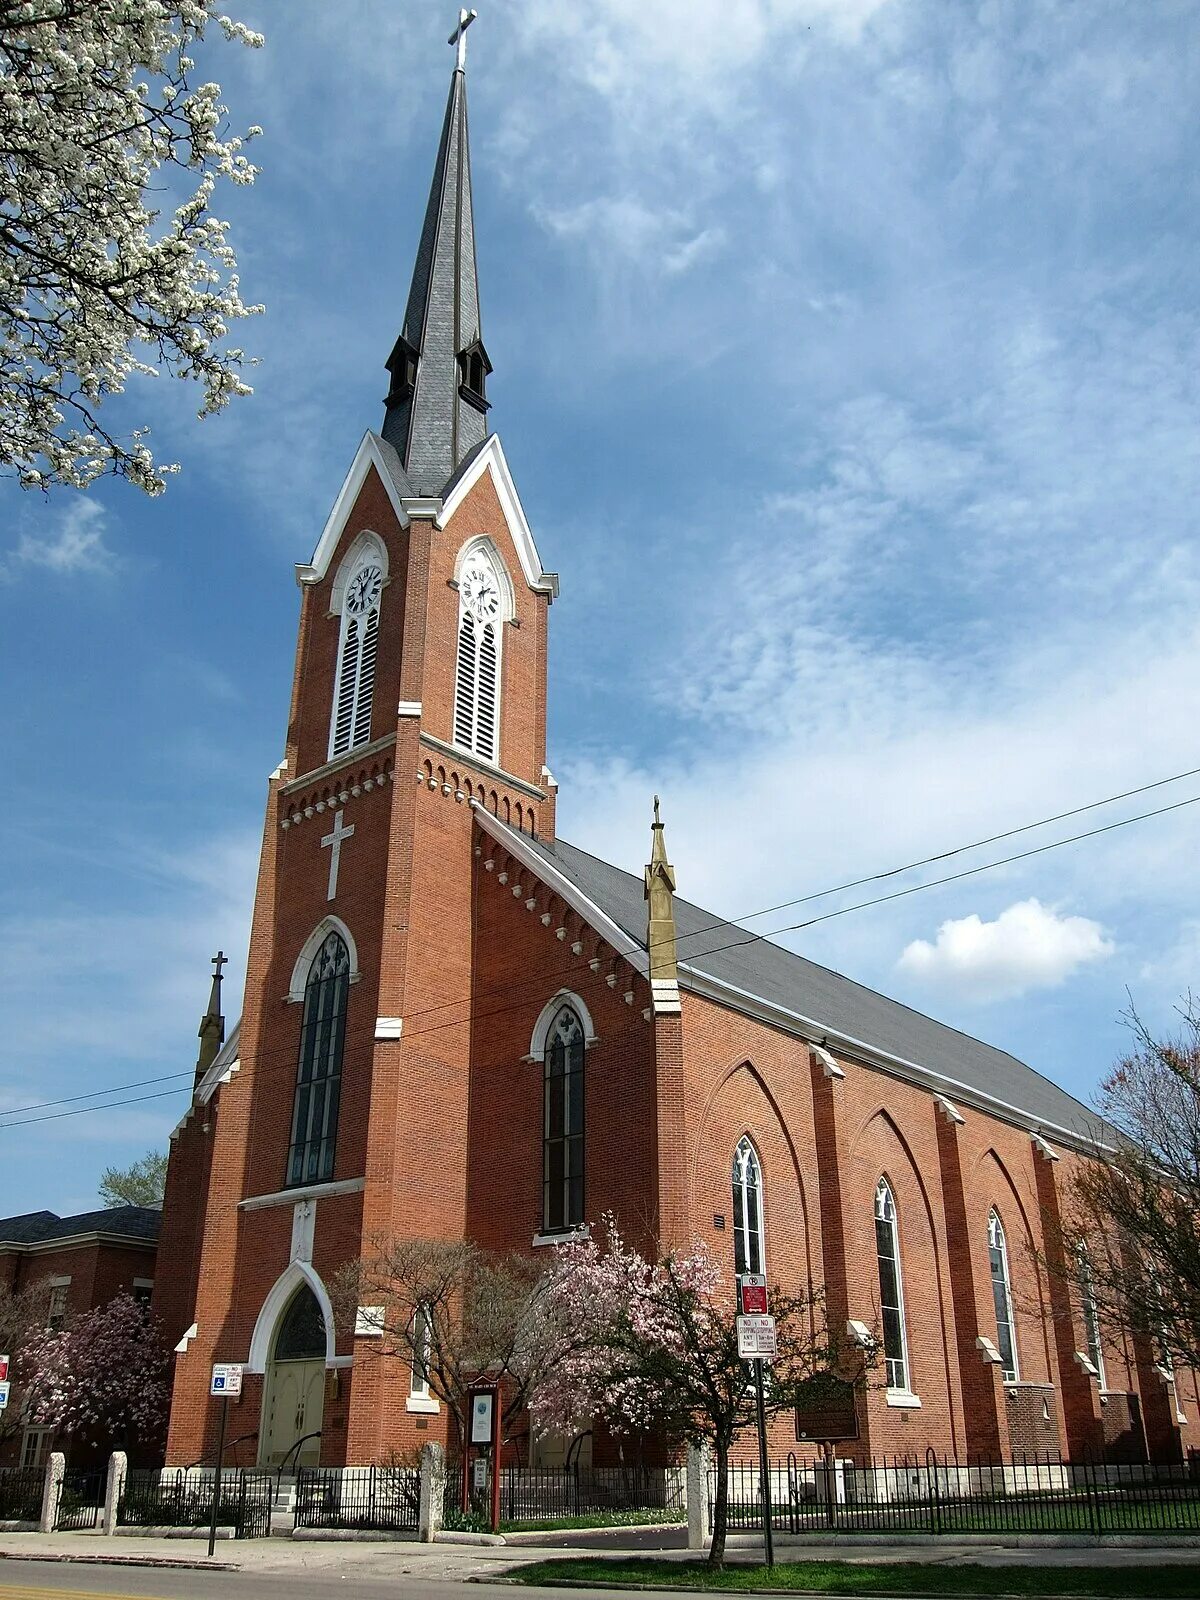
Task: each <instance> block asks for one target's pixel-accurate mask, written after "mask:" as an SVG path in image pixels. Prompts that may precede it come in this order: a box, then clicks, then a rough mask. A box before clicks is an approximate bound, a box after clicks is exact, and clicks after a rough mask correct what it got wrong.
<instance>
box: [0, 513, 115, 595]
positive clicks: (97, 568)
mask: <svg viewBox="0 0 1200 1600" xmlns="http://www.w3.org/2000/svg"><path fill="white" fill-rule="evenodd" d="M30 520H33V519H30ZM36 520H37V528H36V531H35V530H34V529H32V528H26V529H23V530H22V532H21V536H20V538H19V540H18V542H17V546H16V548H15V549H14V550H11V551H10V552H9V553H8V555H7V556H3V557H0V579H6V580H8V581H9V582H12V581H14V580H15V579H17V578H19V577H21V576H23V575H28V574H29V573H30V572H33V571H42V572H52V573H54V574H55V575H56V576H58V577H75V576H77V575H78V574H80V573H108V572H112V571H113V570H114V569H115V567H116V565H117V557H116V555H115V554H114V553H113V551H112V550H111V549H110V548H109V546H108V545H107V544H106V543H105V533H106V531H107V526H108V513H107V511H106V509H105V507H104V506H102V505H101V504H100V502H99V501H98V500H87V499H84V498H82V497H79V498H76V499H74V500H70V501H68V502H67V503H66V506H65V508H64V509H62V510H58V509H57V508H54V509H52V508H51V507H50V506H48V505H47V506H43V507H42V508H41V515H40V516H39V517H38V518H37V519H36Z"/></svg>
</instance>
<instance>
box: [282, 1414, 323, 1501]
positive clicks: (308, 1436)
mask: <svg viewBox="0 0 1200 1600" xmlns="http://www.w3.org/2000/svg"><path fill="white" fill-rule="evenodd" d="M320 1437H321V1430H320V1428H318V1429H317V1431H316V1433H306V1434H305V1435H304V1437H303V1438H302V1439H297V1440H296V1442H295V1444H294V1445H292V1446H291V1448H290V1449H289V1450H288V1453H287V1455H286V1456H284V1458H283V1460H282V1461H281V1462H280V1463H279V1471H278V1472H277V1473H276V1474H275V1498H276V1500H278V1499H279V1486H280V1484H281V1483H282V1482H283V1469H284V1467H286V1466H287V1464H288V1457H289V1456H292V1455H294V1454H295V1453H296V1451H297V1450H299V1448H300V1446H301V1445H302V1444H307V1443H308V1441H309V1440H310V1439H319V1438H320Z"/></svg>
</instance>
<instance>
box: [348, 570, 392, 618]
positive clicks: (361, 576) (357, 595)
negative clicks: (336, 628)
mask: <svg viewBox="0 0 1200 1600" xmlns="http://www.w3.org/2000/svg"><path fill="white" fill-rule="evenodd" d="M382 590H383V573H382V571H381V570H380V569H379V568H378V567H374V566H372V567H361V568H360V569H359V571H358V572H356V573H355V574H354V576H353V577H352V578H351V579H350V587H349V588H348V589H347V590H346V610H347V611H350V612H353V613H354V614H355V615H356V616H357V615H358V614H359V613H360V612H363V611H370V610H371V608H372V606H374V605H375V604H377V602H378V600H379V596H380V593H381V592H382Z"/></svg>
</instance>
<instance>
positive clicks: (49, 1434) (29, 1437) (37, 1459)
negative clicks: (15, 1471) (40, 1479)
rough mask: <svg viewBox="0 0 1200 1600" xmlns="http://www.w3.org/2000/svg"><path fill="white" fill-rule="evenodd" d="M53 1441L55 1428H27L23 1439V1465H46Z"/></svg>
mask: <svg viewBox="0 0 1200 1600" xmlns="http://www.w3.org/2000/svg"><path fill="white" fill-rule="evenodd" d="M53 1442H54V1429H53V1428H26V1429H25V1437H24V1438H23V1439H22V1440H21V1465H22V1466H23V1467H44V1466H45V1465H46V1457H47V1456H48V1455H49V1454H50V1446H51V1444H52V1443H53Z"/></svg>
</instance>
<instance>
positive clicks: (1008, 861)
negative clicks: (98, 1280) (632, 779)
mask: <svg viewBox="0 0 1200 1600" xmlns="http://www.w3.org/2000/svg"><path fill="white" fill-rule="evenodd" d="M1162 781H1163V782H1170V781H1171V780H1170V779H1164V780H1162ZM1146 787H1147V788H1151V787H1158V785H1147V786H1146ZM1130 792H1131V793H1136V792H1138V791H1130ZM1095 803H1096V804H1103V803H1104V802H1101V801H1097V802H1095ZM1196 804H1200V795H1192V796H1190V797H1189V798H1188V799H1186V800H1177V801H1175V802H1174V803H1173V804H1171V805H1168V806H1159V807H1157V808H1156V809H1155V810H1153V811H1143V812H1140V813H1139V814H1138V815H1137V816H1133V817H1123V818H1122V819H1121V820H1120V821H1119V822H1109V823H1105V824H1104V825H1103V826H1101V827H1099V828H1089V829H1087V830H1086V831H1085V832H1083V833H1076V834H1072V835H1070V836H1069V837H1068V838H1066V839H1054V840H1051V841H1050V843H1048V844H1043V845H1036V846H1034V847H1033V848H1032V849H1030V850H1021V851H1018V852H1016V853H1015V854H1013V855H1010V856H1002V857H1001V858H1000V859H999V860H996V861H984V862H981V863H980V864H979V865H978V866H975V867H965V868H964V869H963V870H962V871H961V872H952V873H948V874H947V875H946V876H944V877H941V878H932V879H930V880H929V882H927V883H916V884H912V885H910V886H909V887H908V888H907V889H896V890H894V891H893V892H892V893H891V894H885V895H877V896H875V897H873V898H872V899H870V900H860V901H856V902H855V903H854V904H853V905H849V906H841V907H839V909H838V910H836V911H826V912H822V914H821V915H820V916H817V917H809V918H808V919H807V920H806V921H803V922H794V923H789V924H787V925H786V926H784V927H780V928H773V929H770V930H768V931H767V932H766V933H748V934H747V936H746V937H745V938H744V939H733V940H731V941H730V942H729V943H728V944H723V945H716V946H714V947H713V948H712V949H711V950H704V951H701V952H700V956H702V957H708V956H714V955H720V954H721V953H722V952H723V951H725V950H734V949H739V948H741V947H743V946H745V945H748V944H756V943H758V942H760V941H764V940H767V939H771V938H774V937H775V936H776V935H777V934H780V933H796V932H799V931H801V930H802V929H805V928H812V927H815V926H816V925H817V924H818V923H821V922H831V921H833V920H834V919H835V918H836V917H844V916H847V915H848V914H849V913H850V912H852V911H864V910H867V909H868V908H869V907H872V906H877V905H883V904H886V903H887V902H888V901H891V900H900V899H903V898H905V897H906V896H908V895H913V894H920V893H922V891H924V890H925V889H937V888H940V887H941V886H943V885H944V884H947V883H956V882H958V881H959V880H961V879H963V878H971V877H975V876H977V875H978V874H979V873H981V872H990V871H991V870H992V869H993V868H995V867H1004V866H1010V865H1012V863H1013V862H1016V861H1025V860H1028V859H1029V858H1030V857H1031V856H1038V855H1044V854H1046V852H1047V851H1050V850H1057V849H1059V848H1061V847H1062V846H1063V845H1068V844H1078V843H1080V842H1081V841H1082V840H1084V839H1094V838H1097V837H1099V836H1100V835H1102V834H1105V833H1113V832H1115V831H1116V830H1117V829H1119V828H1127V827H1129V826H1130V825H1131V824H1132V823H1134V822H1146V821H1148V820H1149V819H1151V818H1153V817H1161V816H1165V815H1167V814H1168V813H1169V812H1172V811H1181V810H1183V809H1184V808H1185V807H1187V806H1194V805H1196ZM1079 809H1080V810H1086V809H1092V808H1091V807H1080V808H1079ZM1068 814H1069V813H1068ZM1030 826H1037V824H1031V825H1030ZM1023 831H1026V830H1023V829H1014V830H1012V832H1023ZM1009 836H1011V835H1009ZM1000 837H1005V836H1004V835H1001V836H1000ZM955 853H958V852H946V853H945V854H946V855H950V854H955ZM935 859H945V855H944V856H942V857H941V858H935ZM890 875H891V874H886V873H884V874H879V875H878V876H880V877H887V876H890ZM865 881H867V882H870V881H872V880H871V879H867V880H865ZM791 903H792V904H796V903H797V902H794V901H793V902H791ZM712 926H713V927H722V926H724V927H728V926H730V924H729V923H714V924H713V925H712ZM693 931H694V932H703V931H705V930H703V929H695V930H693ZM573 970H574V971H577V972H584V971H589V970H590V969H588V968H587V967H579V968H576V969H571V968H566V969H563V970H560V971H559V972H557V973H550V974H547V975H546V976H549V977H559V978H561V977H564V976H568V975H570V974H571V972H572V971H573ZM525 981H526V982H527V983H528V982H533V981H535V980H534V979H532V978H530V979H526V980H525ZM493 992H494V993H500V992H501V991H499V990H495V991H493ZM454 1003H455V1002H452V1001H446V1002H444V1004H446V1005H450V1004H454ZM527 1003H528V1001H527V1000H526V999H525V998H522V999H521V1000H519V1001H514V1002H513V1003H511V1004H509V1005H506V1006H497V1007H495V1008H493V1009H492V1010H490V1011H477V1010H474V1009H472V1010H469V1011H468V1012H467V1014H466V1015H465V1016H463V1017H455V1018H452V1019H451V1020H450V1021H448V1022H436V1023H431V1024H430V1025H429V1026H428V1027H425V1028H417V1029H414V1030H412V1032H410V1033H409V1034H407V1035H406V1037H408V1038H417V1037H419V1036H420V1035H421V1034H425V1033H438V1032H440V1031H441V1030H442V1029H443V1028H458V1027H462V1026H464V1025H465V1024H466V1023H467V1022H469V1021H476V1022H482V1021H486V1020H487V1019H488V1018H490V1017H497V1016H502V1015H504V1014H505V1013H507V1012H509V1011H515V1010H520V1009H521V1008H522V1007H523V1006H525V1005H526V1004H527ZM430 1009H435V1010H436V1009H440V1008H437V1007H432V1008H430ZM421 1014H422V1013H420V1012H415V1013H413V1015H418V1016H419V1015H421ZM372 1031H373V1030H372ZM284 1053H285V1052H282V1051H264V1052H262V1053H261V1055H260V1056H259V1057H258V1058H257V1060H258V1061H259V1062H261V1061H262V1060H263V1059H265V1058H266V1057H267V1056H269V1055H275V1054H284ZM286 1054H287V1055H288V1056H289V1058H290V1057H291V1055H292V1052H291V1051H290V1050H289V1051H287V1052H286ZM256 1064H257V1063H256ZM181 1075H182V1074H181ZM147 1081H148V1082H153V1081H155V1080H153V1079H149V1080H147ZM103 1092H105V1091H103V1090H98V1091H97V1093H103ZM108 1092H109V1093H116V1092H118V1091H116V1090H110V1091H108ZM181 1092H182V1091H181V1090H180V1089H167V1090H164V1091H162V1093H160V1094H154V1095H138V1096H136V1097H135V1098H133V1099H130V1100H121V1101H113V1102H110V1103H109V1104H106V1105H102V1106H83V1107H80V1108H79V1109H78V1110H76V1111H60V1112H57V1113H55V1114H54V1115H52V1116H48V1117H27V1118H25V1119H24V1120H23V1121H21V1122H10V1123H0V1130H2V1129H3V1128H5V1127H11V1128H22V1127H28V1126H30V1125H31V1124H32V1123H35V1122H53V1121H57V1120H58V1118H60V1117H78V1116H83V1115H84V1113H85V1112H88V1111H107V1110H110V1109H114V1108H116V1107H118V1106H122V1105H139V1104H141V1103H142V1102H143V1101H145V1100H162V1099H165V1098H166V1097H167V1096H169V1095H172V1094H179V1093H181ZM47 1103H48V1104H62V1103H63V1102H55V1101H50V1102H47ZM31 1109H32V1108H31Z"/></svg>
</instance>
